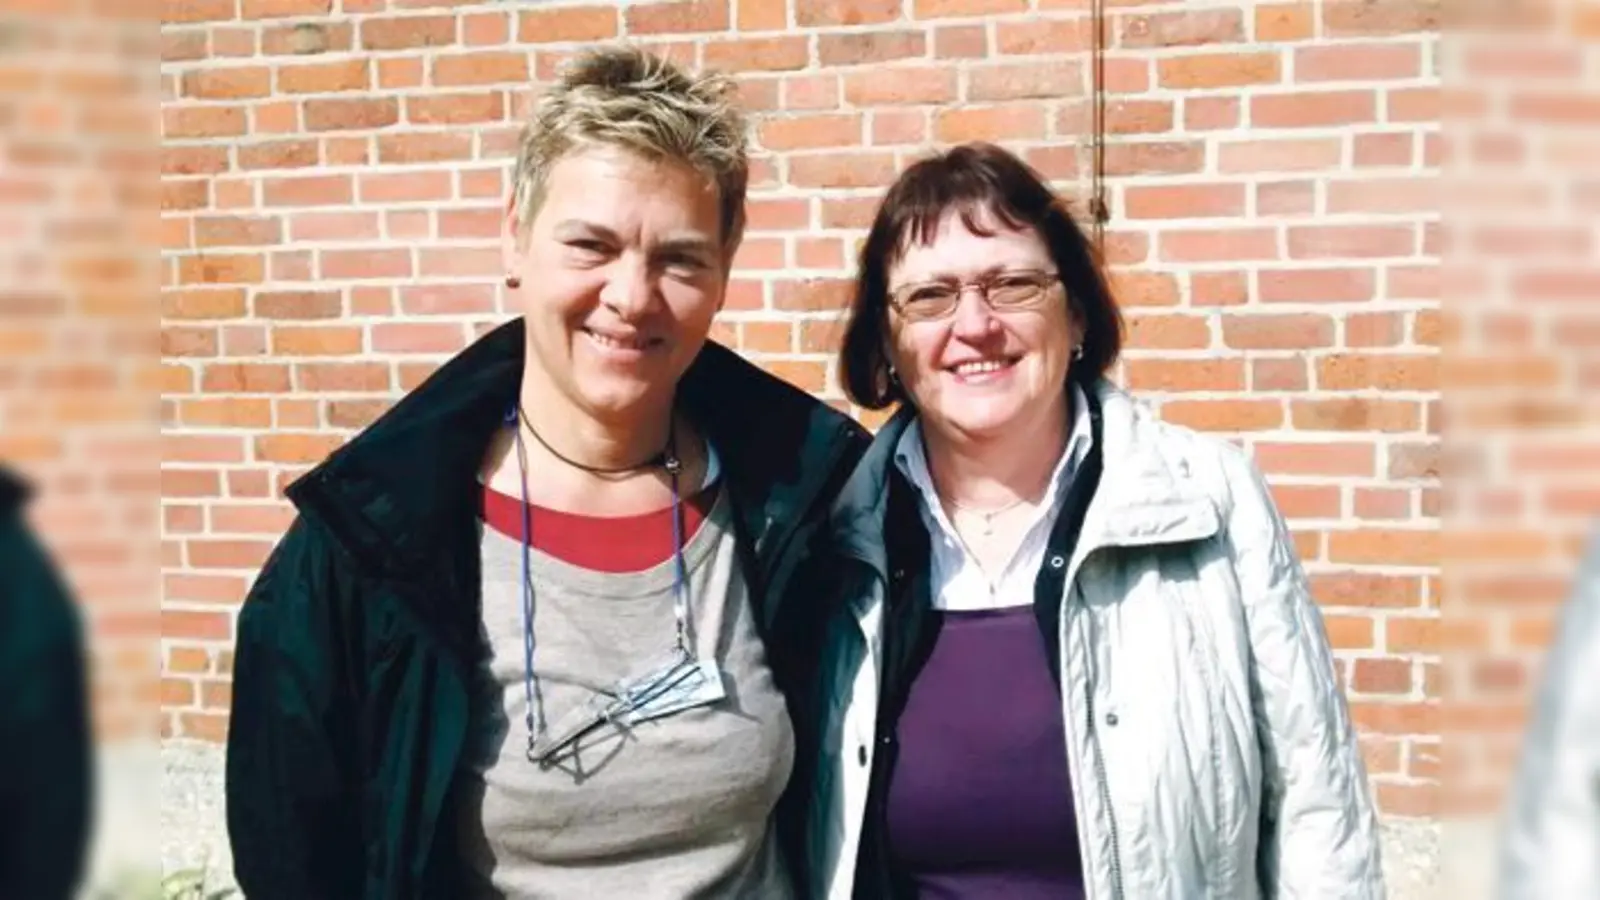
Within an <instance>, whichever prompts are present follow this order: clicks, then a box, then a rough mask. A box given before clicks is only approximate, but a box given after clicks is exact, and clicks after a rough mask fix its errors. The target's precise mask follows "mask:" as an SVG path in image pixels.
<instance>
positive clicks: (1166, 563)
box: [807, 383, 1384, 900]
mask: <svg viewBox="0 0 1600 900" xmlns="http://www.w3.org/2000/svg"><path fill="white" fill-rule="evenodd" d="M1095 391H1096V395H1097V396H1098V397H1099V398H1100V402H1101V406H1102V420H1103V430H1102V433H1101V435H1100V436H1099V440H1101V441H1102V442H1103V451H1104V460H1105V463H1104V473H1103V475H1102V477H1101V481H1100V486H1099V489H1098V490H1097V492H1096V494H1095V497H1094V500H1093V501H1092V503H1091V505H1090V508H1089V511H1088V514H1087V517H1086V519H1085V521H1084V525H1083V531H1082V536H1081V537H1080V539H1079V541H1078V544H1077V548H1076V550H1075V551H1074V553H1073V555H1072V558H1071V559H1070V560H1062V561H1061V564H1064V565H1066V567H1067V578H1066V589H1065V591H1064V595H1063V597H1062V614H1061V617H1060V622H1061V626H1060V627H1061V632H1060V647H1061V653H1062V657H1063V658H1062V671H1063V673H1064V674H1063V681H1062V687H1063V691H1062V703H1063V705H1064V714H1065V721H1066V723H1067V724H1066V735H1065V738H1066V750H1067V763H1068V766H1069V770H1070V774H1071V784H1072V785H1073V786H1074V789H1073V796H1072V797H1071V798H1070V802H1072V803H1074V804H1075V808H1076V812H1077V820H1078V823H1079V830H1080V846H1079V847H1078V850H1079V852H1080V853H1081V854H1082V858H1083V861H1084V871H1085V877H1086V881H1087V888H1088V892H1089V893H1088V896H1089V897H1090V898H1092V900H1123V898H1127V900H1133V898H1152V900H1157V898H1159V900H1199V898H1215V900H1253V898H1310V897H1318V898H1340V900H1347V898H1380V897H1383V896H1384V884H1383V875H1382V867H1381V864H1380V854H1379V844H1378V828H1377V817H1376V814H1375V810H1374V804H1373V800H1372V794H1371V790H1370V788H1369V785H1368V782H1367V778H1366V771H1365V767H1364V765H1363V762H1362V759H1361V756H1360V753H1359V751H1358V749H1357V745H1356V739H1355V735H1354V733H1353V730H1352V726H1351V721H1350V716H1349V711H1348V708H1347V705H1346V702H1345V699H1344V696H1343V694H1342V692H1341V691H1340V689H1339V685H1338V683H1337V680H1336V677H1335V674H1334V666H1333V660H1332V657H1331V654H1330V650H1329V646H1328V642H1327V638H1326V636H1325V632H1324V629H1323V623H1322V618H1321V615H1320V613H1319V611H1318V609H1317V607H1316V606H1315V604H1314V603H1313V601H1312V598H1311V595H1310V592H1309V590H1308V587H1307V581H1306V578H1305V575H1304V573H1303V571H1302V569H1301V566H1300V563H1299V561H1298V559H1297V558H1296V556H1295V552H1294V547H1293V544H1292V543H1291V541H1290V537H1289V534H1288V533H1287V531H1286V529H1285V527H1284V523H1283V520H1282V518H1281V517H1280V515H1279V514H1278V511H1277V509H1276V508H1275V506H1274V505H1273V503H1272V500H1271V498H1270V496H1269V494H1268V491H1267V488H1266V486H1265V484H1264V482H1263V480H1262V478H1261V477H1260V475H1259V474H1258V472H1257V470H1256V469H1255V467H1254V466H1253V464H1252V463H1251V462H1250V461H1249V460H1248V459H1247V458H1246V457H1245V456H1244V455H1243V454H1242V453H1241V452H1239V451H1238V450H1237V449H1236V448H1235V447H1233V446H1232V445H1231V444H1228V443H1226V442H1223V441H1221V440H1218V439H1215V438H1211V437H1207V436H1204V435H1200V434H1197V433H1195V432H1193V431H1190V430H1188V429H1184V428H1181V427H1176V426H1173V425H1170V424H1166V423H1163V422H1161V421H1159V420H1158V419H1156V418H1155V417H1154V416H1153V415H1152V414H1151V413H1150V411H1149V410H1148V409H1146V408H1145V407H1143V406H1142V405H1141V404H1138V403H1137V402H1135V401H1134V400H1133V399H1132V398H1131V397H1129V396H1128V395H1127V394H1126V393H1124V392H1123V391H1121V390H1120V389H1118V388H1116V387H1114V386H1112V385H1110V384H1107V383H1101V384H1100V385H1098V386H1097V387H1096V388H1095ZM908 416H909V413H908V412H906V411H902V413H901V414H899V415H897V416H896V417H895V418H894V419H892V420H891V421H890V422H889V423H886V424H885V426H884V427H883V428H882V429H881V430H880V433H879V435H878V437H877V438H876V440H875V443H874V446H873V447H872V448H871V449H870V450H869V451H868V454H867V456H866V458H865V459H864V460H863V462H862V464H861V466H860V468H859V469H858V470H857V472H856V475H855V476H854V479H853V480H852V482H851V483H850V484H849V485H848V486H847V488H846V490H845V492H844V494H843V495H842V497H841V499H840V502H839V505H838V507H837V508H836V510H835V513H836V523H837V524H836V527H837V528H838V534H837V539H838V541H839V544H840V547H841V549H842V552H843V554H844V556H845V557H846V558H847V559H849V560H851V562H850V563H848V564H847V565H846V566H845V567H844V569H845V571H846V572H847V574H846V575H844V576H843V577H845V578H846V579H847V581H848V584H849V587H847V594H848V595H849V596H850V598H851V601H850V603H849V604H848V605H849V607H850V610H851V614H850V615H847V616H841V617H839V620H838V621H837V622H836V623H835V627H834V628H833V629H832V630H831V632H830V634H829V637H828V651H827V654H826V657H825V659H824V660H823V671H824V681H823V685H824V686H823V694H822V696H823V698H824V709H825V712H824V715H823V723H822V729H821V732H820V734H821V746H820V763H819V769H818V773H817V776H816V778H815V780H814V781H813V783H812V797H811V801H812V802H811V818H810V820H809V826H808V829H807V841H808V857H809V858H808V860H807V863H808V865H809V871H810V873H811V876H812V878H811V880H812V882H813V884H814V885H815V890H814V895H815V896H816V897H819V898H830V900H844V898H848V897H850V896H851V892H852V888H853V876H854V870H855V864H856V855H857V852H858V849H859V841H860V833H861V823H862V817H863V815H864V812H865V808H866V798H867V787H868V781H869V777H868V776H869V773H870V772H871V770H872V755H873V752H874V749H875V748H874V743H875V742H874V739H873V736H874V724H875V718H876V712H877V648H878V643H879V627H880V615H881V606H882V603H883V592H884V586H885V585H886V584H887V582H888V574H887V573H886V571H885V569H886V567H887V560H886V556H885V551H884V549H883V541H882V536H881V531H882V522H883V504H884V501H885V497H886V490H885V478H886V473H887V471H888V467H889V462H888V460H889V455H890V454H891V453H892V452H893V447H894V443H895V441H896V440H898V439H899V436H900V434H901V433H902V432H903V431H904V428H905V426H906V425H907V424H908V422H909V418H908ZM1062 801H1063V802H1069V801H1068V798H1065V797H1063V798H1062Z"/></svg>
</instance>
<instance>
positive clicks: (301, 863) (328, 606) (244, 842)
mask: <svg viewBox="0 0 1600 900" xmlns="http://www.w3.org/2000/svg"><path fill="white" fill-rule="evenodd" d="M329 556H330V553H329V551H328V548H327V546H326V544H325V542H323V541H320V540H319V539H318V537H317V535H316V533H315V532H314V530H313V529H311V528H309V527H308V526H307V524H306V522H305V520H304V519H300V520H297V521H296V522H295V524H294V525H293V526H291V528H290V529H289V532H288V533H287V534H286V535H285V536H284V538H283V540H282V541H281V542H280V543H279V545H278V547H277V548H276V549H275V550H274V552H273V554H272V556H271V558H270V559H269V560H268V561H267V564H266V566H265V567H264V568H263V569H262V571H261V574H260V575H259V576H258V577H257V579H256V581H255V584H254V585H253V586H252V588H251V590H250V593H249V596H248V597H247V598H246V600H245V602H244V606H243V608H242V609H241V610H240V612H239V625H238V634H237V638H236V642H237V645H236V648H235V655H234V673H233V679H234V680H233V706H232V711H231V718H230V725H229V730H228V756H227V775H226V792H227V822H228V834H229V841H230V844H231V847H232V852H233V863H234V874H235V876H236V878H237V880H238V883H239V886H240V888H241V889H242V890H243V892H244V894H245V896H247V897H250V898H251V900H257V898H267V900H271V898H279V897H281V898H285V900H288V898H295V900H301V898H335V897H338V898H349V897H360V896H361V895H362V888H361V873H362V870H363V866H362V858H363V857H362V845H361V820H360V803H359V797H358V795H357V792H356V789H355V784H356V782H357V779H356V778H354V777H353V775H352V770H351V762H350V757H351V755H352V753H353V751H354V746H355V742H354V739H353V731H352V728H353V727H354V726H353V722H352V719H353V718H354V716H352V715H350V714H349V713H348V712H347V710H348V709H349V708H350V707H351V704H350V703H349V702H348V697H347V690H346V689H345V688H343V687H342V686H341V685H342V683H343V682H342V680H341V679H340V677H339V673H340V671H341V669H342V668H343V667H342V665H341V662H340V652H339V649H338V646H339V642H338V640H337V638H336V637H335V636H336V635H337V634H338V628H337V627H336V625H335V621H336V619H337V615H336V613H335V610H336V607H337V605H338V603H337V597H338V592H339V591H340V590H341V588H340V586H339V585H338V583H337V580H336V578H335V576H334V574H333V572H332V571H331V567H330V566H329V565H328V563H327V560H328V558H329Z"/></svg>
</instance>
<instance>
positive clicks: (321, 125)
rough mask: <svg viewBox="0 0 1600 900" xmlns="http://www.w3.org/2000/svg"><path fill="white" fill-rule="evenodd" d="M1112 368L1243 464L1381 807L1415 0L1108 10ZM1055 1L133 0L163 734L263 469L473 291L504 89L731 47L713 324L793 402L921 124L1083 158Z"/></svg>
mask: <svg viewBox="0 0 1600 900" xmlns="http://www.w3.org/2000/svg"><path fill="white" fill-rule="evenodd" d="M1106 5H1107V7H1108V9H1107V10H1106V22H1105V34H1106V37H1107V44H1108V47H1107V52H1106V56H1105V65H1104V75H1105V83H1106V85H1107V88H1108V94H1109V99H1108V102H1107V105H1106V127H1107V130H1108V132H1109V138H1108V141H1109V143H1108V145H1107V147H1106V151H1105V167H1106V176H1107V185H1108V195H1107V199H1108V201H1109V207H1110V215H1111V218H1110V221H1109V223H1108V225H1107V230H1106V235H1105V244H1106V247H1107V252H1108V254H1109V258H1110V260H1111V262H1112V264H1113V265H1114V267H1115V270H1116V283H1117V286H1118V290H1119V296H1120V299H1121V301H1122V303H1123V304H1124V305H1125V308H1126V312H1127V316H1128V321H1129V326H1130V332H1131V337H1130V342H1129V344H1130V347H1129V350H1128V353H1127V357H1126V362H1125V364H1124V365H1123V366H1122V367H1120V368H1119V369H1118V370H1117V372H1116V377H1117V378H1118V379H1119V380H1120V381H1122V382H1123V383H1124V384H1126V385H1127V386H1129V387H1131V388H1132V389H1133V390H1135V391H1136V392H1138V393H1139V394H1140V395H1142V396H1143V397H1145V398H1146V399H1148V400H1149V401H1150V402H1151V403H1153V404H1155V405H1158V406H1159V407H1160V409H1161V412H1162V414H1163V415H1164V416H1166V417H1167V418H1169V419H1171V420H1173V421H1178V422H1183V423H1186V424H1190V425H1193V426H1196V427H1198V428H1202V429H1206V430H1209V431H1214V432H1218V433H1221V434H1224V435H1226V436H1228V437H1230V438H1233V439H1235V440H1237V441H1239V442H1242V443H1243V444H1244V445H1245V446H1246V447H1247V448H1248V449H1249V450H1250V451H1251V452H1252V453H1253V455H1254V457H1255V458H1256V460H1257V461H1258V462H1259V464H1260V465H1261V467H1262V468H1263V469H1264V470H1265V471H1266V472H1267V473H1268V475H1269V477H1270V479H1271V481H1272V483H1273V486H1274V490H1275V492H1276V496H1277V498H1278V501H1279V502H1280V503H1281V505H1282V508H1283V510H1284V512H1285V513H1286V515H1287V516H1288V517H1289V519H1290V522H1291V526H1292V528H1293V530H1294V533H1295V538H1296V541H1297V544H1298V546H1299V548H1300V551H1301V553H1302V554H1303V558H1304V560H1305V563H1306V566H1307V568H1308V570H1309V571H1310V572H1311V574H1312V579H1313V583H1314V588H1315V592H1316V596H1317V598H1318V600H1319V601H1320V602H1321V603H1322V605H1323V607H1324V609H1325V612H1326V617H1327V623H1328V627H1329V631H1330V633H1331V635H1332V638H1333V641H1334V643H1335V645H1336V648H1337V651H1338V657H1339V662H1338V664H1339V667H1340V677H1341V678H1342V679H1343V682H1344V684H1345V685H1346V686H1347V688H1348V690H1349V693H1350V697H1351V700H1352V703H1353V707H1354V711H1355V715H1356V718H1357V720H1358V722H1359V724H1360V727H1361V730H1362V743H1363V746H1364V747H1365V749H1366V751H1367V758H1368V761H1369V764H1370V766H1371V772H1372V775H1373V779H1374V782H1375V784H1376V789H1377V792H1378V795H1379V798H1380V802H1381V805H1382V807H1383V808H1384V809H1385V810H1386V811H1387V812H1389V813H1391V814H1395V815H1401V816H1422V815H1429V814H1431V812H1432V811H1433V809H1434V805H1435V802H1436V797H1435V794H1436V790H1435V787H1436V783H1437V779H1438V776H1439V767H1440V728H1439V724H1438V722H1437V721H1436V719H1437V717H1436V715H1435V714H1434V709H1433V707H1434V705H1435V702H1436V701H1437V700H1438V698H1439V697H1440V696H1441V684H1440V679H1441V665H1440V656H1439V651H1440V649H1441V648H1440V638H1439V636H1438V629H1437V627H1436V625H1437V621H1438V618H1439V600H1440V581H1439V577H1438V576H1439V553H1440V550H1439V545H1440V532H1439V516H1440V511H1441V510H1440V507H1441V491H1440V487H1439V481H1438V471H1437V469H1438V466H1437V459H1438V456H1439V433H1440V427H1441V422H1440V415H1439V412H1440V402H1439V378H1440V376H1439V359H1440V346H1441V343H1442V340H1443V337H1444V335H1443V332H1444V328H1443V322H1442V317H1441V314H1440V309H1439V302H1438V301H1439V284H1440V260H1441V253H1442V248H1441V229H1440V224H1439V215H1438V210H1439V205H1440V202H1441V198H1440V196H1439V188H1440V183H1439V180H1438V178H1437V173H1438V171H1439V168H1440V166H1441V156H1442V135H1441V128H1440V115H1441V113H1440V88H1439V77H1438V75H1437V71H1438V68H1439V54H1438V43H1439V41H1438V34H1437V29H1438V25H1437V8H1436V7H1433V6H1430V5H1426V4H1418V3H1413V2H1410V0H1383V2H1333V0H1322V2H1313V0H1301V2H1290V3H1260V4H1256V3H1238V2H1234V3H1228V2H1205V3H1200V2H1190V3H1173V2H1152V3H1138V2H1127V0H1110V2H1108V3H1107V4H1106ZM1091 22H1092V19H1091V16H1090V9H1089V3H1088V2H1087V0H687V2H682V0H674V2H668V3H649V4H637V5H621V6H617V5H582V6H576V5H556V4H542V3H541V4H524V3H518V4H505V3H477V4H450V3H438V2H418V0H168V2H167V4H166V12H165V25H164V26H163V30H162V38H163V58H164V63H163V67H162V72H163V86H164V90H165V104H164V107H163V110H162V115H163V125H164V135H165V142H166V148H165V152H164V157H163V169H164V177H163V183H162V186H163V197H162V201H163V207H164V210H165V213H164V215H163V217H162V220H161V240H162V243H163V247H164V252H163V262H164V266H165V268H164V272H163V275H164V279H165V280H164V284H165V290H164V301H163V314H164V317H163V327H162V352H163V357H164V360H163V367H162V389H163V397H164V399H163V402H162V415H163V421H164V423H165V431H166V434H167V438H166V441H165V459H164V463H163V469H162V492H163V501H162V537H163V545H162V554H163V573H164V588H165V592H164V600H163V608H162V631H163V635H164V637H163V642H162V643H163V654H164V655H163V662H164V670H163V681H162V700H163V707H162V709H163V733H164V734H165V735H168V736H174V737H184V738H198V739H202V740H208V741H215V740H217V739H219V738H221V736H222V735H223V734H224V733H225V728H226V716H225V711H226V707H227V703H228V672H229V669H230V664H231V655H230V653H229V635H230V634H231V631H232V627H233V615H234V611H235V609H236V608H237V605H238V603H239V601H240V599H241V597H242V596H243V594H244V592H245V590H246V588H247V586H248V584H249V582H250V580H251V578H252V576H253V574H254V571H255V569H256V567H257V566H258V565H259V564H260V563H261V562H262V561H263V559H264V558H265V556H266V555H267V553H268V551H269V549H270V548H271V546H272V544H273V542H274V540H275V539H276V538H277V536H278V534H279V533H280V532H281V531H282V529H283V528H284V527H285V525H286V523H287V522H288V520H289V517H290V511H289V509H288V507H287V506H286V504H285V503H284V502H283V501H282V500H281V498H280V491H281V489H282V488H283V486H284V485H285V484H286V483H287V482H288V481H289V480H291V479H292V478H294V477H295V476H296V475H297V474H299V473H300V472H302V471H304V470H305V469H306V468H307V467H308V466H310V465H312V464H314V463H315V462H316V461H318V460H319V459H320V458H321V457H322V456H323V455H324V454H326V453H327V452H328V451H329V450H330V449H331V448H333V447H335V446H337V445H338V444H339V443H340V442H341V441H342V440H344V439H346V438H347V437H348V436H349V435H350V434H352V433H353V432H354V431H355V430H356V429H359V428H360V427H361V426H362V425H364V424H365V423H367V422H369V421H371V420H372V419H373V418H374V417H375V416H376V415H377V414H379V413H380V412H381V411H382V410H383V409H384V408H385V407H386V406H387V404H389V403H390V402H392V401H393V400H394V398H395V397H396V396H397V395H398V394H399V393H401V392H403V391H404V390H406V389H408V388H410V387H412V386H414V385H416V384H417V383H418V382H419V381H420V380H421V379H422V378H423V377H424V376H426V375H427V373H428V372H430V371H431V370H432V369H433V368H434V367H435V366H436V365H437V364H438V363H439V362H440V361H442V360H443V359H445V358H446V357H447V356H448V355H449V354H450V353H451V352H452V351H454V350H457V349H458V348H460V347H461V346H463V344H464V343H465V342H466V341H467V340H468V339H469V338H470V337H471V336H472V335H474V334H477V333H481V332H482V331H483V330H484V329H486V328H488V327H490V326H492V325H493V324H495V323H497V322H499V321H503V319H504V318H505V317H506V316H507V315H508V314H509V312H510V311H509V310H508V309H507V307H506V298H505V296H504V295H503V293H502V290H501V288H500V287H499V285H498V278H499V276H500V275H501V274H502V273H501V266H500V263H499V258H498V249H497V246H496V240H495V238H496V234H497V227H498V216H499V210H500V205H501V203H502V198H503V197H504V193H505V189H506V178H505V175H506V168H507V165H508V162H509V155H510V153H511V152H512V148H513V146H514V139H515V135H516V132H517V121H518V117H519V115H520V113H521V111H522V110H523V109H524V108H525V106H526V102H527V99H528V96H529V91H530V89H532V88H534V87H536V86H537V84H538V83H539V82H540V81H541V80H545V79H548V78H549V77H550V76H551V74H552V72H553V71H554V69H555V67H556V65H557V64H558V63H559V62H560V61H561V60H562V59H563V58H565V57H566V56H568V55H570V54H571V52H572V51H573V50H575V49H577V48H580V47H582V46H583V45H584V44H585V43H586V42H590V41H595V40H600V39H606V38H611V37H616V36H624V37H628V38H632V39H636V40H638V41H641V42H644V43H647V44H649V45H652V46H655V47H658V48H659V49H661V50H663V51H665V52H669V53H671V54H672V55H673V56H674V57H675V58H677V59H679V60H683V61H690V62H693V63H696V64H703V65H709V66H717V67H722V68H727V69H730V70H734V71H737V72H739V73H741V82H742V86H743V96H744V98H745V102H746V104H747V106H748V107H749V108H750V109H751V110H753V111H754V113H755V128H756V140H757V142H758V145H759V152H758V153H757V157H756V161H755V171H754V177H753V189H752V196H751V202H750V219H751V228H750V236H749V239H748V240H747V241H746V244H745V246H744V248H743V250H742V252H741V254H740V257H739V260H738V263H737V267H736V271H735V281H734V285H733V288H732V291H731V296H730V300H729V303H728V309H727V312H726V314H725V315H724V316H723V317H722V319H721V321H720V323H719V324H718V326H717V329H718V331H717V336H718V337H720V338H723V339H725V340H728V341H730V342H732V343H733V344H734V345H736V346H737V347H739V348H741V349H742V350H744V351H745V352H746V353H748V354H749V355H750V356H751V357H752V358H754V359H757V360H759V361H760V362H761V363H762V364H764V365H766V366H768V367H769V368H771V369H772V370H773V371H776V372H778V373H780V374H782V375H783V376H785V377H787V378H789V379H791V380H792V381H794V382H795V383H797V384H800V385H802V386H804V387H806V388H808V389H812V390H815V391H817V392H819V393H821V394H822V395H824V396H827V397H830V398H838V397H839V393H838V390H837V387H836V385H835V382H834V377H833V373H832V371H831V367H830V365H829V359H830V357H829V354H830V352H831V350H832V348H833V345H834V340H835V339H836V336H837V320H838V312H839V310H840V308H841V305H842V304H843V302H844V300H845V298H846V294H847V288H848V278H849V275H850V254H851V253H852V251H853V249H854V247H855V242H856V241H857V239H858V238H859V237H860V236H861V235H862V233H863V231H864V227H865V224H866V222H867V220H868V217H869V216H870V214H871V211H872V209H873V206H874V203H875V201H876V198H877V197H878V195H879V193H880V191H881V189H882V187H883V186H884V185H885V184H886V183H887V181H888V180H889V179H890V178H891V177H892V175H893V173H894V172H895V171H896V170H897V169H898V168H899V167H901V166H903V165H905V164H906V163H907V162H908V161H910V160H911V159H913V158H915V157H916V156H917V155H918V154H919V153H921V152H922V151H923V150H924V149H925V148H927V147H929V146H931V145H933V144H937V143H944V142H949V141H958V140H964V139H970V138H983V139H990V140H996V141H1000V142H1003V143H1004V144H1006V145H1008V146H1010V147H1012V148H1015V149H1018V150H1020V151H1022V152H1023V153H1024V154H1025V155H1026V157H1027V158H1028V159H1029V160H1031V161H1032V162H1033V163H1034V164H1035V165H1036V166H1038V167H1039V168H1040V169H1041V170H1042V171H1044V172H1045V173H1047V174H1048V175H1049V176H1051V177H1052V178H1053V179H1055V180H1057V182H1058V184H1059V186H1060V187H1061V189H1062V190H1064V191H1066V192H1068V193H1070V194H1072V195H1073V196H1075V197H1082V196H1084V193H1085V191H1086V190H1087V188H1088V187H1089V184H1090V166H1091V163H1092V161H1093V158H1094V154H1093V153H1092V152H1091V151H1090V142H1091V137H1092V130H1091V122H1092V116H1091V109H1092V104H1091V102H1090V100H1091V95H1090V92H1089V86H1090V83H1091V82H1090V79H1091V75H1092V73H1093V71H1094V66H1093V65H1092V62H1091V54H1090V53H1089V47H1090V45H1091V36H1092V34H1093V31H1092V27H1091Z"/></svg>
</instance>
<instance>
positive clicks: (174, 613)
mask: <svg viewBox="0 0 1600 900" xmlns="http://www.w3.org/2000/svg"><path fill="white" fill-rule="evenodd" d="M161 636H162V637H163V638H166V639H169V640H172V639H176V640H184V639H189V640H200V641H225V640H228V639H230V638H232V637H233V623H232V620H231V619H230V618H229V616H228V614H227V613H225V612H198V611H194V610H178V609H163V610H162V611H161Z"/></svg>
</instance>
